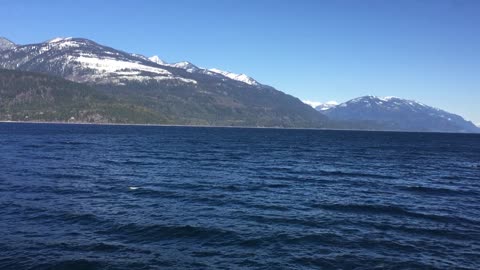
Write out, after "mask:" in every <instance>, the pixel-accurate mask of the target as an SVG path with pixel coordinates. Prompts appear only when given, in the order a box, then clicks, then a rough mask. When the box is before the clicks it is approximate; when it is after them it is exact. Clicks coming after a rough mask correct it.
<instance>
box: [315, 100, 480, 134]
mask: <svg viewBox="0 0 480 270" xmlns="http://www.w3.org/2000/svg"><path fill="white" fill-rule="evenodd" d="M322 109H323V108H318V109H317V110H319V111H320V112H321V113H323V114H325V115H326V116H328V117H329V118H330V119H332V120H336V121H364V122H371V123H375V124H378V125H381V126H383V129H386V130H401V131H433V132H479V131H480V130H479V129H478V128H477V127H476V126H475V125H474V124H473V123H472V122H468V121H466V120H465V119H463V118H462V117H461V116H458V115H455V114H452V113H449V112H446V111H443V110H440V109H437V108H434V107H431V106H427V105H425V104H422V103H419V102H416V101H413V100H406V99H401V98H397V97H384V98H381V97H376V96H364V97H359V98H356V99H352V100H350V101H347V102H345V103H342V104H339V105H337V106H334V107H331V108H328V109H326V110H322Z"/></svg>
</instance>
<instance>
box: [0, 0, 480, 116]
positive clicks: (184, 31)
mask: <svg viewBox="0 0 480 270" xmlns="http://www.w3.org/2000/svg"><path fill="white" fill-rule="evenodd" d="M0 36H5V37H7V38H9V39H11V40H12V41H14V42H16V43H19V44H26V43H34V42H39V41H43V40H47V39H50V38H53V37H57V36H64V37H67V36H74V37H86V38H90V39H93V40H95V41H97V42H99V43H102V44H106V45H109V46H111V47H115V48H119V49H122V50H125V51H129V52H135V53H140V54H144V55H147V56H151V55H154V54H156V55H159V56H160V57H161V58H163V59H164V60H166V61H171V62H173V61H181V60H188V61H190V62H193V63H194V64H197V65H199V66H203V67H217V68H221V69H225V70H228V71H233V72H238V73H246V74H248V75H250V76H252V77H254V78H255V79H257V80H259V81H260V82H262V83H265V84H269V85H272V86H274V87H276V88H277V89H279V90H282V91H284V92H286V93H289V94H292V95H294V96H297V97H299V98H301V99H308V100H315V101H329V100H336V101H340V102H342V101H346V100H348V99H351V98H355V97H358V96H361V95H366V94H372V95H378V96H398V97H404V98H410V99H415V100H418V101H421V102H423V103H426V104H429V105H433V106H436V107H440V108H443V109H446V110H449V111H451V112H454V113H458V114H461V115H462V116H464V117H466V118H467V119H469V120H472V121H474V122H475V123H480V1H476V0H471V1H465V0H452V1H447V0H430V1H428V0H415V1H408V0H402V1H387V0H378V1H374V0H362V1H359V0H350V1H347V0H338V1H333V0H332V1H320V0H319V1H315V0H312V1H306V0H305V1H301V0H297V1H293V0H291V1H282V0H252V1H248V0H244V1H233V0H223V1H222V0H215V1H214V0H203V1H201V0H190V1H187V0H175V1H100V0H99V1H68V0H64V1H21V0H15V1H1V2H0Z"/></svg>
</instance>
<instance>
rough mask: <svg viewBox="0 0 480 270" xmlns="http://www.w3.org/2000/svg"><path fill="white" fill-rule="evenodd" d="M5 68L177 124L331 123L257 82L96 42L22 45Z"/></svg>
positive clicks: (1, 62) (5, 57) (8, 54)
mask: <svg viewBox="0 0 480 270" xmlns="http://www.w3.org/2000/svg"><path fill="white" fill-rule="evenodd" d="M0 67H2V68H5V69H15V70H24V71H34V72H41V73H46V74H49V75H54V76H59V77H62V78H65V79H68V80H71V81H75V82H79V83H86V84H88V85H90V86H91V87H94V88H95V89H98V90H100V91H102V92H103V93H105V94H106V95H109V96H112V97H115V98H116V99H119V100H121V102H124V103H128V104H134V105H135V106H140V107H144V108H147V109H148V110H152V111H154V112H155V113H157V114H158V115H162V116H163V117H164V118H168V119H172V121H173V122H174V123H177V124H201V125H233V126H278V127H324V126H325V123H326V117H325V116H323V115H321V114H319V113H318V112H316V111H315V110H314V109H312V108H311V107H309V106H307V105H305V104H303V103H302V102H301V101H300V100H299V99H297V98H294V97H292V96H290V95H286V94H284V93H282V92H280V91H278V90H275V89H274V88H272V87H270V86H266V85H262V84H259V83H257V82H256V81H254V80H253V79H251V78H250V79H251V80H253V81H254V82H255V83H253V82H252V81H251V80H249V79H248V78H245V77H244V76H240V77H234V76H232V75H231V74H230V73H228V74H221V73H218V72H213V71H211V70H207V69H202V68H198V67H196V66H195V65H193V64H191V63H188V62H180V63H176V64H167V63H165V62H163V61H161V60H160V58H158V57H152V58H150V59H149V58H147V57H145V56H142V55H138V54H131V53H126V52H123V51H119V50H116V49H113V48H110V47H107V46H103V45H100V44H98V43H96V42H93V41H91V40H88V39H81V38H56V39H53V40H50V41H47V42H43V43H39V44H30V45H17V46H14V47H11V48H10V49H5V50H3V51H0ZM231 77H233V78H231ZM246 77H248V76H246Z"/></svg>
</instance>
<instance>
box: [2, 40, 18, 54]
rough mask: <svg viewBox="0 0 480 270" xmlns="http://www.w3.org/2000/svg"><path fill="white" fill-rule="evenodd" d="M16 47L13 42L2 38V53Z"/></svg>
mask: <svg viewBox="0 0 480 270" xmlns="http://www.w3.org/2000/svg"><path fill="white" fill-rule="evenodd" d="M15 47H16V45H15V43H13V42H11V41H10V40H8V39H7V38H4V37H0V51H4V50H9V49H12V48H15Z"/></svg>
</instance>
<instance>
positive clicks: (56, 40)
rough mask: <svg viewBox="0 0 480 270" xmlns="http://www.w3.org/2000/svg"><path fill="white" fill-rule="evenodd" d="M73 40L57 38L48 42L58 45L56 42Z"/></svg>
mask: <svg viewBox="0 0 480 270" xmlns="http://www.w3.org/2000/svg"><path fill="white" fill-rule="evenodd" d="M72 39H73V38H72V37H66V38H64V37H56V38H53V39H50V40H48V41H47V42H48V43H56V42H62V41H67V40H72Z"/></svg>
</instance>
